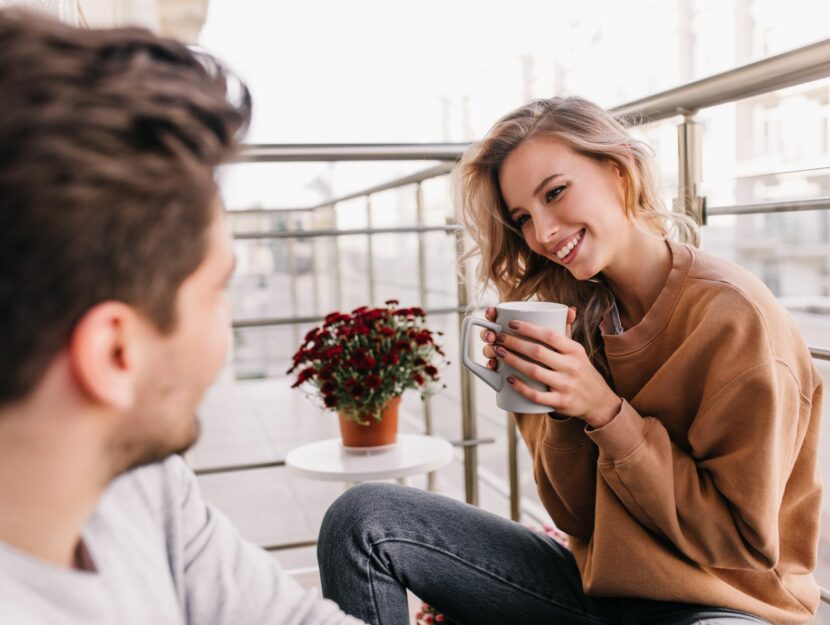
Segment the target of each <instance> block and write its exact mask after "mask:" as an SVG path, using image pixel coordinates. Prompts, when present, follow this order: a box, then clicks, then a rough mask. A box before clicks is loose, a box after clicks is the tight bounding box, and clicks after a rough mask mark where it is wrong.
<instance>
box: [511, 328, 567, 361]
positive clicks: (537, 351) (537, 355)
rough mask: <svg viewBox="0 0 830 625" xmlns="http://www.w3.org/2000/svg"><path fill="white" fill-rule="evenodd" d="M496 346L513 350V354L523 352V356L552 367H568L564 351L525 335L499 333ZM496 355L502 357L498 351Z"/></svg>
mask: <svg viewBox="0 0 830 625" xmlns="http://www.w3.org/2000/svg"><path fill="white" fill-rule="evenodd" d="M563 338H564V337H563ZM568 340H569V339H568ZM495 347H496V350H498V348H499V347H502V348H504V349H506V350H507V351H508V353H511V352H512V353H513V354H521V355H522V356H526V357H527V358H529V359H530V360H535V361H536V362H537V363H540V364H543V365H545V366H546V367H549V368H551V369H563V368H565V367H566V362H565V359H566V357H565V356H564V354H563V353H559V352H557V351H556V350H555V349H553V348H552V347H550V346H548V345H547V344H544V343H540V342H536V341H528V340H527V339H525V338H524V337H519V336H513V335H511V334H499V335H498V336H497V337H496V345H495ZM496 356H498V357H499V358H501V356H499V353H498V351H496Z"/></svg>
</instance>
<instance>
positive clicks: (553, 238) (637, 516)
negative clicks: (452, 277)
mask: <svg viewBox="0 0 830 625" xmlns="http://www.w3.org/2000/svg"><path fill="white" fill-rule="evenodd" d="M457 180H458V192H459V193H458V196H459V202H460V209H461V212H462V214H463V216H464V218H465V222H466V225H467V227H468V229H469V232H470V234H471V235H472V237H473V238H474V239H475V240H476V242H477V244H478V252H480V254H481V261H482V262H481V265H480V267H481V278H482V279H483V282H484V284H487V283H490V284H492V285H494V286H495V287H496V289H497V290H498V292H499V296H500V298H501V299H502V300H523V299H531V298H538V299H541V300H548V301H557V302H562V303H566V304H568V305H569V306H572V307H573V309H574V310H572V311H571V315H570V318H569V321H570V322H571V327H570V331H569V335H570V336H562V335H559V334H556V333H555V332H552V331H550V330H548V329H546V328H542V327H537V326H533V325H531V324H527V323H521V324H518V326H516V327H514V329H515V330H516V331H517V332H518V334H520V335H522V337H526V338H517V337H508V336H493V333H492V332H489V331H485V332H484V333H483V337H484V339H485V341H487V343H488V345H487V346H486V347H485V355H486V356H487V357H488V358H491V359H493V360H491V361H490V364H491V366H497V361H503V362H505V363H508V364H510V365H511V366H513V367H516V368H517V369H518V370H520V371H522V372H523V373H525V374H527V375H528V376H530V377H531V378H533V379H535V380H538V381H540V382H543V383H544V384H545V385H547V386H548V387H549V390H548V391H547V392H537V391H534V390H533V389H530V388H529V387H527V386H525V385H524V384H522V383H521V381H519V380H514V379H510V380H508V381H509V382H510V383H511V384H513V385H514V387H515V388H516V389H517V391H518V392H519V393H520V394H522V395H524V396H525V397H527V398H528V399H530V400H532V401H534V402H537V403H542V404H544V405H548V406H550V407H551V412H550V413H548V414H525V415H521V414H519V415H516V419H517V422H518V425H519V429H520V431H521V433H522V436H523V438H524V440H525V442H526V444H527V446H528V449H529V450H530V453H531V455H532V457H533V463H534V475H535V477H536V482H537V487H538V491H539V495H540V498H541V500H542V502H543V503H544V505H545V507H546V509H547V511H548V512H549V513H550V515H551V518H552V519H553V520H554V522H555V523H556V525H557V526H558V527H559V528H560V529H561V530H563V531H564V532H566V533H567V534H568V535H569V537H570V538H569V541H568V542H569V547H570V550H568V549H565V548H563V547H561V546H560V545H558V544H557V543H556V542H555V541H553V540H551V539H548V538H546V537H542V536H539V535H536V534H534V533H532V532H530V531H528V530H525V529H524V528H522V527H521V526H519V525H517V524H512V523H509V522H507V521H504V520H502V519H500V518H498V517H495V516H493V515H489V514H487V513H485V512H482V511H480V510H478V509H475V508H472V507H469V506H466V505H464V504H460V503H456V502H453V501H449V500H447V499H445V498H442V497H439V496H436V495H431V494H428V493H422V492H418V491H414V490H411V489H403V488H400V487H393V486H386V485H365V486H363V487H358V488H356V489H353V490H351V491H349V492H348V493H347V494H346V495H344V496H343V497H341V499H340V500H338V502H336V503H335V504H334V506H333V507H332V509H331V510H330V511H329V513H328V514H327V516H326V519H325V520H324V524H323V528H322V529H321V537H320V546H319V552H318V555H319V558H320V564H321V572H322V579H323V589H324V593H325V594H326V595H327V596H330V597H331V598H334V599H335V600H337V601H338V602H339V603H340V605H341V606H342V607H343V608H344V609H345V610H346V611H347V612H351V613H352V614H355V615H356V616H359V617H361V618H363V619H364V620H365V621H366V622H368V623H372V624H375V623H383V624H389V623H394V624H398V623H400V624H401V625H402V624H403V623H406V598H405V589H406V588H409V589H410V590H412V592H414V593H415V594H416V595H418V596H419V597H422V598H423V599H424V600H425V601H427V602H428V603H430V604H432V605H434V606H436V607H437V608H438V609H439V610H441V611H442V612H443V613H445V614H446V615H447V616H448V617H449V618H450V619H452V620H453V621H458V622H460V623H471V624H477V625H481V624H486V623H493V624H495V623H523V624H528V623H540V624H541V623H575V624H578V623H595V624H596V623H638V624H642V623H721V622H723V623H726V622H727V621H728V622H729V623H735V622H752V623H757V622H764V620H766V621H771V622H774V623H787V624H789V623H792V624H795V623H805V622H807V621H809V620H810V618H811V617H812V615H813V613H814V612H815V609H816V607H817V604H818V600H819V596H818V588H817V585H816V583H815V581H814V579H813V576H812V571H813V569H814V568H815V561H816V550H817V544H818V522H819V509H820V499H821V485H820V480H819V477H818V469H817V444H818V432H819V421H820V412H821V382H820V378H819V376H818V374H817V372H816V370H815V368H814V366H813V363H812V360H811V358H810V354H809V351H808V349H807V348H806V346H805V344H804V342H803V339H802V338H801V336H800V333H799V331H798V329H797V327H796V326H795V324H794V322H793V321H792V320H791V318H790V317H789V316H788V315H787V313H786V312H785V311H784V310H783V309H782V308H781V307H780V305H779V304H778V303H777V302H776V300H775V298H774V297H773V296H772V294H771V293H770V292H769V290H768V289H767V288H766V287H765V286H764V285H763V284H762V283H761V282H760V281H759V280H757V279H756V278H754V277H753V276H752V275H751V274H749V273H748V272H746V271H744V270H742V269H740V268H739V267H736V266H734V265H731V264H730V263H727V262H725V261H722V260H719V259H716V258H714V257H711V256H708V255H707V254H704V253H702V252H700V251H698V250H696V249H695V248H694V247H693V246H692V245H687V244H683V243H678V242H674V241H671V240H670V239H669V230H670V228H669V223H670V222H672V225H673V226H675V228H674V229H676V230H677V231H678V232H679V236H680V238H681V240H684V241H690V242H692V243H695V240H696V238H697V234H696V230H695V228H694V224H693V223H691V222H690V221H689V220H688V219H685V218H683V217H680V216H677V215H670V214H667V213H665V212H663V211H661V210H660V206H659V201H658V200H657V193H656V188H655V181H654V177H653V175H652V174H651V158H650V154H649V151H648V149H647V148H646V147H645V146H644V145H642V144H641V143H639V142H638V141H636V140H634V139H633V138H632V137H630V136H629V135H628V133H627V132H626V131H625V129H624V128H623V127H622V126H621V125H620V124H619V123H618V122H617V121H615V120H614V119H613V118H612V117H611V116H610V115H609V114H608V113H607V112H605V111H603V110H602V109H600V108H599V107H597V106H595V105H593V104H591V103H590V102H587V101H585V100H582V99H579V98H565V99H562V98H553V99H550V100H544V101H537V102H531V103H530V104H528V105H526V106H524V107H522V108H520V109H518V110H517V111H515V112H513V113H511V114H509V115H507V116H506V117H504V118H503V119H502V120H500V121H499V122H498V123H497V124H496V125H495V126H494V128H493V129H492V130H491V131H490V133H489V134H488V135H487V137H485V139H484V140H483V141H481V142H480V143H478V144H476V145H474V146H472V147H471V148H470V149H469V151H468V152H467V153H466V154H465V156H464V159H463V160H462V162H461V164H460V165H459V170H458V172H457ZM488 316H489V317H490V318H492V316H493V311H492V310H488ZM526 339H533V341H529V340H526ZM519 355H522V356H525V357H528V358H530V359H532V360H527V359H525V358H522V357H520V356H519Z"/></svg>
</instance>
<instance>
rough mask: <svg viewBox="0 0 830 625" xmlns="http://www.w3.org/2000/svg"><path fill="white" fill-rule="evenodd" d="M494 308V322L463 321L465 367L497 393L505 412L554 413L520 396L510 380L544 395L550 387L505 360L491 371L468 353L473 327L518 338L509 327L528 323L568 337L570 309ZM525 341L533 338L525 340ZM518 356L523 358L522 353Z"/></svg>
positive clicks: (534, 304) (507, 304) (531, 305)
mask: <svg viewBox="0 0 830 625" xmlns="http://www.w3.org/2000/svg"><path fill="white" fill-rule="evenodd" d="M495 308H496V321H495V323H494V322H492V321H487V320H486V319H482V318H480V317H467V318H465V319H464V323H463V325H462V326H461V359H462V361H463V363H464V366H465V367H467V368H468V369H469V370H470V371H472V372H473V373H474V374H475V375H476V376H478V377H479V378H481V379H482V380H484V382H485V383H486V384H487V385H488V386H490V387H491V388H492V389H493V390H495V391H496V405H497V406H498V407H499V408H501V409H502V410H507V411H510V412H525V413H539V412H551V411H552V410H553V409H552V408H551V407H550V406H545V405H543V404H537V403H535V402H532V401H530V400H529V399H525V398H524V397H523V396H521V395H519V393H517V392H516V390H515V389H514V388H513V386H511V385H510V384H509V383H508V382H507V377H508V376H511V375H512V376H515V377H517V378H519V379H521V380H522V381H523V382H524V383H525V384H527V385H528V386H530V387H532V388H535V389H536V390H539V391H542V392H545V391H547V390H548V387H547V386H545V385H544V384H542V383H541V382H537V381H536V380H531V379H529V378H528V377H527V376H525V375H524V374H523V373H519V372H518V371H516V370H515V369H514V368H513V367H510V366H509V365H507V364H506V363H505V362H504V361H500V362H499V367H498V371H494V370H492V369H488V368H487V367H485V366H483V365H480V364H478V363H477V362H475V361H474V360H473V359H472V358H471V357H470V354H469V350H468V347H469V339H470V331H471V329H472V328H473V326H481V327H482V328H487V329H488V330H492V331H493V332H495V333H496V334H498V333H504V334H510V335H513V336H519V334H518V333H517V332H516V331H515V330H513V329H512V328H511V327H510V326H509V325H508V324H509V323H510V322H511V321H526V322H528V323H532V324H534V325H538V326H542V327H545V328H551V329H553V330H555V331H556V332H560V333H561V334H565V332H566V327H567V322H568V307H567V306H565V305H564V304H555V303H552V302H501V303H499V304H496V306H495ZM525 340H531V339H527V338H526V337H525ZM517 355H519V357H522V358H524V356H522V355H521V354H517Z"/></svg>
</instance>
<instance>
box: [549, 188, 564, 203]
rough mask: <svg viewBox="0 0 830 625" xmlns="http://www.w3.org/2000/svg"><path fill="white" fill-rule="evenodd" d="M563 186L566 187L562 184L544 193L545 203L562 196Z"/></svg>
mask: <svg viewBox="0 0 830 625" xmlns="http://www.w3.org/2000/svg"><path fill="white" fill-rule="evenodd" d="M565 186H566V185H564V184H563V185H560V186H558V187H554V188H553V189H551V190H550V191H548V192H547V193H545V203H547V202H553V201H554V200H555V199H556V198H557V197H559V196H560V195H561V194H562V191H564V190H565Z"/></svg>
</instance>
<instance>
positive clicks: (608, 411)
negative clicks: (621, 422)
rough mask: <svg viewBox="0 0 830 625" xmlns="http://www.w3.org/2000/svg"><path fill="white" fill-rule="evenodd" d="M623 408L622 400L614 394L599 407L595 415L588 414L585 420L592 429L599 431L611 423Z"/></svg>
mask: <svg viewBox="0 0 830 625" xmlns="http://www.w3.org/2000/svg"><path fill="white" fill-rule="evenodd" d="M621 406H622V398H621V397H619V396H618V395H616V394H614V393H612V394H611V395H609V396H608V399H607V400H606V401H604V402H603V404H602V406H600V407H598V408H597V409H596V410H595V411H593V413H590V414H586V415H585V416H584V417H583V418H584V420H585V422H586V423H587V424H588V425H589V426H591V429H594V430H598V429H599V428H601V427H602V426H604V425H608V424H609V423H611V421H612V420H613V419H614V417H616V416H617V414H618V413H619V412H620V407H621Z"/></svg>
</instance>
